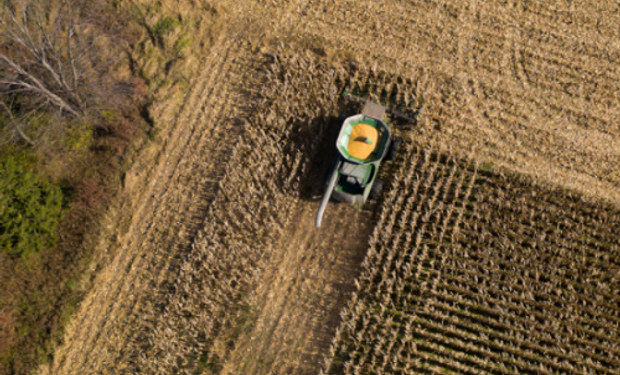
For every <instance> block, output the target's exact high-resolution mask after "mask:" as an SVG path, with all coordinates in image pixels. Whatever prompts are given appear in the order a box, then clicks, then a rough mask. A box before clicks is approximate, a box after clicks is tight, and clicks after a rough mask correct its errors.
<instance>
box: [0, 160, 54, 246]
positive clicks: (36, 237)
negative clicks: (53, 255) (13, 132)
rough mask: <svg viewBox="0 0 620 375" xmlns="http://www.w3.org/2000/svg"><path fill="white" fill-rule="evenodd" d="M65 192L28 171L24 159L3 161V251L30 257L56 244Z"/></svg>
mask: <svg viewBox="0 0 620 375" xmlns="http://www.w3.org/2000/svg"><path fill="white" fill-rule="evenodd" d="M61 208H62V192H61V191H60V188H59V187H58V186H55V185H52V184H49V183H47V182H45V181H41V180H39V179H38V178H37V177H36V176H35V175H34V174H33V173H31V172H30V171H28V170H27V164H26V162H25V160H24V159H21V158H14V157H12V156H8V157H5V158H4V159H2V160H0V250H2V251H4V252H6V253H8V254H10V255H13V256H18V255H20V256H27V255H30V254H32V253H36V252H39V251H40V250H41V249H43V248H44V247H51V246H54V245H55V243H56V237H57V233H56V227H57V226H58V221H59V220H60V218H61Z"/></svg>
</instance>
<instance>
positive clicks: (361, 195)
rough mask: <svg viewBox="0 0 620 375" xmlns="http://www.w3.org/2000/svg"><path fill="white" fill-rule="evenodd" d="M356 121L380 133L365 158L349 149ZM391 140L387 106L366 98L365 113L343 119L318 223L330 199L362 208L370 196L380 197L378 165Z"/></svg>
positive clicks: (318, 224)
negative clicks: (386, 117)
mask: <svg viewBox="0 0 620 375" xmlns="http://www.w3.org/2000/svg"><path fill="white" fill-rule="evenodd" d="M356 125H365V126H369V127H372V128H373V129H375V130H376V132H377V134H378V138H377V140H376V145H374V149H373V151H372V152H371V153H370V154H369V155H368V156H367V157H366V158H364V159H359V158H357V157H355V156H354V155H351V154H349V152H348V145H349V141H350V137H351V136H352V129H353V127H354V126H356ZM391 143H392V134H391V131H390V128H389V126H388V124H387V121H386V119H385V108H384V107H383V106H381V105H378V104H375V103H369V102H367V103H365V105H364V109H363V110H362V114H359V115H355V116H351V117H348V118H346V119H345V120H344V122H343V124H342V128H341V129H340V134H339V135H338V139H337V141H336V148H337V149H338V156H337V157H336V160H335V161H334V163H333V165H332V168H331V171H330V174H329V180H328V183H327V188H326V190H325V194H324V195H323V200H322V202H321V205H320V207H319V211H318V213H317V216H316V226H317V227H320V226H321V221H322V218H323V214H324V212H325V209H326V208H327V203H328V202H329V200H330V199H333V200H336V201H340V202H345V203H349V204H352V205H355V206H356V207H357V208H360V207H361V206H362V205H363V204H364V203H365V202H366V200H367V199H368V198H375V199H377V198H378V194H379V192H380V190H381V186H382V184H381V183H379V184H378V185H376V184H375V183H376V182H378V181H377V175H378V172H379V166H380V164H381V161H382V160H383V159H384V157H385V156H386V154H387V153H388V150H389V149H390V145H391ZM377 188H378V189H377ZM373 195H374V196H373Z"/></svg>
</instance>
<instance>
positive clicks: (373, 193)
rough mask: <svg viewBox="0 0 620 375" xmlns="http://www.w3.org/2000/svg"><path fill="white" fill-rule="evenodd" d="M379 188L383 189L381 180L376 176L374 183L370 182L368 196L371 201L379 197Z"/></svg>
mask: <svg viewBox="0 0 620 375" xmlns="http://www.w3.org/2000/svg"><path fill="white" fill-rule="evenodd" d="M381 190H383V181H381V180H379V179H378V178H377V179H376V180H375V183H374V184H372V188H370V194H369V198H370V199H372V200H373V201H378V200H379V198H380V197H381Z"/></svg>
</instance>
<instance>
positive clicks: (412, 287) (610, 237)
mask: <svg viewBox="0 0 620 375" xmlns="http://www.w3.org/2000/svg"><path fill="white" fill-rule="evenodd" d="M145 3H149V2H146V1H145ZM207 3H208V4H209V5H208V6H204V7H202V6H198V5H196V4H194V3H193V2H183V1H181V2H179V4H180V5H179V6H178V10H176V11H178V12H179V17H178V18H174V19H179V20H182V21H179V22H186V20H187V18H188V17H189V18H190V19H192V18H191V14H192V12H193V14H194V17H198V16H197V15H200V14H205V15H208V16H209V17H210V18H209V20H210V21H209V22H213V23H214V24H215V25H218V27H220V29H217V30H216V28H208V29H207V30H209V32H212V34H209V36H202V37H201V38H202V39H200V40H199V41H195V42H194V44H193V47H192V48H193V50H195V51H196V52H195V55H192V53H189V55H188V56H189V57H188V58H187V59H188V60H187V61H190V62H191V64H190V65H191V66H192V69H193V71H192V72H191V74H187V76H186V77H183V79H179V80H178V82H186V84H187V86H188V87H189V91H188V92H187V95H185V96H183V97H182V98H180V97H178V96H175V97H174V98H173V96H174V95H173V94H170V95H169V96H166V95H162V99H161V101H159V102H158V103H156V104H155V105H154V106H153V107H152V108H151V109H150V111H149V113H150V115H151V117H152V120H153V121H154V123H155V128H157V129H161V133H160V134H159V135H158V136H157V141H156V142H155V144H154V145H153V148H152V149H151V150H150V151H149V150H146V151H145V155H143V157H144V159H143V160H146V161H142V162H140V161H138V162H137V165H136V166H135V167H134V168H133V169H132V170H131V171H129V172H128V173H127V176H126V178H125V184H126V193H127V195H128V196H129V197H130V198H129V199H127V200H126V201H124V203H123V206H122V210H123V212H125V213H124V214H122V215H119V216H118V217H119V220H118V222H117V223H110V225H111V227H112V229H111V230H110V231H111V232H112V233H114V235H111V236H110V238H106V239H105V240H102V242H101V243H102V245H101V248H102V249H104V248H105V250H102V251H103V252H109V254H110V255H109V259H105V257H103V259H104V260H105V261H101V263H100V264H101V270H100V271H99V272H98V273H97V277H96V279H95V280H94V282H93V288H92V290H91V291H90V292H89V294H88V295H87V297H86V298H85V300H84V301H83V303H82V304H81V306H80V309H79V311H78V312H77V313H76V316H75V318H74V320H73V322H72V324H71V326H70V327H69V328H68V329H67V332H66V335H65V338H64V344H63V346H62V347H61V348H59V349H58V350H57V351H56V355H55V357H54V361H53V363H52V364H51V365H50V366H49V368H42V372H45V371H49V372H51V373H54V374H70V373H78V372H79V373H88V374H90V373H154V374H164V373H165V374H167V373H185V374H199V373H203V374H210V373H247V374H253V375H255V374H263V373H264V374H268V373H291V374H293V373H298V374H299V373H303V374H311V373H317V372H319V371H320V370H321V368H322V369H323V371H324V373H328V374H340V373H347V374H368V373H377V374H379V373H386V374H387V373H397V374H405V373H444V372H454V373H467V374H477V373H494V374H498V373H499V374H509V373H510V374H512V373H532V374H533V373H544V374H554V373H584V374H586V373H610V374H613V373H618V371H617V369H618V368H620V349H619V348H618V341H617V338H618V337H620V329H619V324H620V315H619V314H620V309H619V306H620V300H619V298H620V297H619V296H618V291H617V288H616V287H615V285H616V284H617V283H618V281H620V280H618V276H617V275H618V272H620V270H619V268H618V267H619V264H620V259H619V258H618V254H619V253H618V250H619V249H618V243H620V238H618V229H620V228H618V226H619V225H620V224H619V215H618V214H619V213H620V211H619V210H618V208H617V207H618V204H620V196H619V195H618V191H617V186H618V184H619V183H620V175H619V174H618V169H617V166H616V165H615V163H616V161H617V160H618V157H619V156H620V151H619V150H620V147H619V146H620V144H618V135H619V133H620V131H619V129H618V127H617V126H616V124H615V118H616V117H617V116H616V115H617V113H618V110H619V108H620V106H619V105H618V104H619V102H618V100H619V99H618V97H617V96H616V95H615V93H616V92H618V91H620V90H619V89H620V87H619V84H618V81H617V79H616V78H617V76H618V74H620V71H619V69H620V45H618V42H617V40H618V36H619V35H618V30H617V28H616V27H615V25H616V24H617V23H618V21H619V18H620V15H619V14H618V10H617V7H616V5H615V4H613V3H612V2H605V1H603V2H596V3H592V4H595V5H592V4H589V3H581V2H577V1H572V2H563V1H556V2H551V3H541V2H510V1H506V2H492V3H488V4H487V3H478V2H477V1H469V2H461V1H436V2H433V1H405V0H402V1H397V0H394V1H390V2H376V1H352V0H350V1H349V0H341V1H337V2H333V1H327V0H319V1H313V2H311V3H310V2H306V1H301V0H293V1H271V2H268V3H265V2H262V1H260V2H258V1H257V2H253V1H250V2H242V3H240V2H237V1H232V0H231V1H226V0H222V1H211V2H207ZM167 7H168V8H169V7H170V6H169V5H167ZM166 11H167V12H173V11H172V10H170V9H167V10H166ZM162 19H163V20H166V19H168V18H165V17H164V16H163V15H162V14H157V16H154V15H153V14H150V15H149V16H148V17H147V19H146V20H145V22H146V23H147V24H151V25H153V24H154V25H157V24H158V23H159V22H160V21H157V20H162ZM194 21H196V20H195V19H194ZM188 23H191V22H188ZM183 24H184V25H185V23H183ZM160 26H161V25H160ZM153 27H154V26H153ZM162 27H163V26H162ZM200 27H201V28H200V30H204V28H203V26H200ZM155 29H156V28H155ZM182 32H185V31H183V27H181V31H174V32H170V36H169V37H170V38H174V37H178V36H179V35H180V33H182ZM196 35H198V34H196ZM197 38H198V37H197ZM207 39H208V40H207ZM157 40H158V39H157V38H154V39H153V40H151V41H150V42H149V41H146V42H145V43H143V44H142V45H140V46H139V47H138V48H142V49H143V50H144V51H147V50H149V48H151V47H152V44H157V43H160V44H164V43H167V42H165V41H164V40H160V41H159V42H158V41H157ZM177 40H181V39H177ZM169 43H172V44H175V43H176V42H169ZM186 53H187V52H186ZM166 58H170V56H167V57H166ZM162 59H163V58H162ZM162 61H168V62H170V61H173V60H166V59H163V60H162ZM188 64H189V63H188ZM164 65H167V63H166V64H164ZM148 66H149V65H148V64H147V63H145V64H143V67H144V70H145V71H152V72H151V73H149V74H150V77H151V78H150V80H148V79H147V80H148V81H149V83H150V85H151V86H157V84H158V83H157V82H158V80H159V79H160V78H161V77H160V76H159V73H158V69H157V67H163V65H154V66H151V68H148ZM187 66H189V65H187ZM178 82H177V81H175V83H172V85H173V86H174V85H179V84H181V83H178ZM356 84H359V85H360V86H362V87H369V88H370V90H371V94H372V97H373V98H377V97H379V96H382V94H384V93H387V94H388V95H389V96H392V95H396V97H397V98H403V99H405V100H406V101H410V100H414V102H415V110H419V112H420V115H419V117H418V121H417V123H415V124H403V123H397V124H396V131H397V132H398V133H399V135H401V136H403V137H404V138H405V139H406V142H405V143H406V147H403V151H402V153H401V155H400V157H399V159H398V160H397V162H396V164H395V165H393V166H392V167H390V166H389V165H386V167H385V168H384V169H383V170H382V172H381V173H383V176H382V177H383V178H385V180H386V185H385V186H386V189H385V191H384V198H383V200H382V201H381V202H379V203H378V204H370V205H368V206H367V207H366V209H365V211H362V212H358V213H356V214H351V211H350V210H349V209H350V207H343V206H340V207H337V208H332V207H330V208H329V209H328V211H327V215H326V218H327V220H332V221H331V223H332V224H334V226H331V227H330V226H327V228H324V229H321V231H320V232H319V231H316V230H315V229H313V228H312V225H311V222H312V215H313V213H314V209H315V206H316V204H315V202H312V201H310V200H309V197H310V196H312V195H313V194H314V193H316V191H317V190H319V191H320V190H321V188H322V185H323V180H324V173H325V170H326V168H327V166H328V164H329V162H330V161H331V160H330V159H331V156H332V155H333V152H334V150H332V149H331V148H330V146H331V145H332V144H333V142H332V139H331V138H330V137H333V132H334V128H337V127H338V126H339V121H338V119H337V116H338V115H339V114H340V113H342V112H346V111H350V110H352V109H351V108H350V107H347V106H346V105H344V104H343V103H342V101H341V99H340V96H341V93H342V91H343V90H344V89H345V87H349V86H354V85H356ZM162 86H165V85H162ZM171 92H173V93H174V92H176V91H174V90H171ZM171 103H172V104H171ZM149 153H150V154H149ZM601 201H605V202H604V203H601ZM330 215H333V216H332V217H331V218H330ZM334 218H338V220H336V219H334ZM309 223H310V225H308V224H309ZM328 223H329V221H328ZM373 223H374V229H372V230H370V228H372V225H373ZM336 224H338V225H339V227H337V226H335V225H336ZM356 225H359V228H362V229H360V230H359V232H357V233H356V236H355V239H351V238H347V235H345V234H343V233H345V232H343V230H346V229H343V228H349V227H352V226H356ZM368 239H369V241H370V244H369V246H363V245H360V241H361V243H362V244H363V243H364V242H365V241H367V240H368ZM342 249H345V250H342ZM339 250H340V252H339ZM360 252H361V254H363V253H367V254H366V258H365V260H364V261H363V263H362V262H361V259H362V258H363V256H361V254H360ZM332 254H337V255H332ZM306 255H307V258H306V257H305V256H306ZM342 255H346V256H350V257H351V258H352V259H356V260H357V259H359V261H360V263H359V264H351V263H347V264H346V266H345V265H344V263H343V264H342V265H337V266H334V267H333V268H332V267H328V266H327V265H328V264H329V262H330V261H332V260H333V261H334V263H337V261H338V259H339V258H338V257H339V256H342ZM319 257H325V259H327V261H325V260H322V261H319V260H317V258H319ZM345 263H346V262H345ZM305 267H308V268H307V269H306V268H305ZM317 267H323V268H324V269H326V270H328V271H323V272H321V270H318V269H317ZM329 272H343V274H345V275H346V276H347V277H342V278H341V279H338V280H337V279H336V278H335V277H334V276H333V275H329ZM360 272H361V274H360ZM291 274H293V275H291ZM358 275H359V277H358V278H357V281H355V282H354V280H355V278H356V277H357V276H358ZM313 287H314V290H313ZM330 298H332V299H333V300H334V301H337V303H333V302H332V303H330V302H329V301H328V299H330ZM348 298H350V300H349V302H348V303H345V302H344V301H345V300H347V299H348ZM315 306H318V307H315ZM345 306H346V307H345ZM343 307H345V309H344V310H343V312H342V315H341V317H338V311H339V310H340V309H341V308H343ZM9 318H10V317H8V316H2V315H0V319H2V320H0V324H6V323H4V322H6V321H8V319H9ZM322 319H324V320H322ZM322 321H324V322H326V323H325V324H321V322H322ZM1 327H2V326H1V325H0V329H1ZM330 343H331V349H330Z"/></svg>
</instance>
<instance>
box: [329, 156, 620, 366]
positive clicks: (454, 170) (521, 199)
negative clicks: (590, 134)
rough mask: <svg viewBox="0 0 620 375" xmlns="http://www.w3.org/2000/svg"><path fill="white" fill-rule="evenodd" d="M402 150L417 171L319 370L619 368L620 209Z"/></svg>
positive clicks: (383, 225)
mask: <svg viewBox="0 0 620 375" xmlns="http://www.w3.org/2000/svg"><path fill="white" fill-rule="evenodd" d="M407 157H408V158H409V159H410V162H409V163H410V164H409V165H406V164H404V165H403V172H401V173H402V174H404V173H406V172H405V171H408V173H410V174H411V173H416V177H417V178H416V180H414V181H406V180H404V179H403V178H402V177H398V178H397V179H396V180H395V182H394V184H395V187H397V188H398V189H397V190H398V191H399V192H400V193H401V196H399V197H398V198H393V197H389V198H388V200H387V201H386V203H385V205H384V206H383V209H382V212H381V217H380V220H379V223H378V224H377V227H376V228H375V232H374V236H373V238H372V239H371V247H370V249H369V252H368V255H367V258H366V261H365V263H364V266H365V268H364V271H363V274H362V276H361V277H360V279H359V284H358V291H357V293H356V294H355V295H354V297H353V299H352V300H351V301H350V304H349V305H348V307H347V308H346V309H345V310H344V311H343V319H344V321H343V324H342V325H341V327H340V328H339V330H338V334H337V335H336V337H335V338H334V341H333V344H332V348H331V352H330V354H329V355H328V356H327V357H326V364H325V373H330V374H337V373H344V374H361V373H364V374H379V373H392V374H408V373H419V372H423V373H437V374H439V373H443V372H445V371H454V372H459V373H469V374H480V373H501V374H516V373H544V374H552V373H575V374H577V373H604V374H617V373H619V372H618V368H620V342H619V340H618V337H620V335H619V333H620V328H619V327H620V308H619V306H620V304H619V302H620V296H618V293H617V290H615V289H614V285H616V284H617V282H618V281H620V280H619V279H618V274H619V273H618V272H619V271H620V257H619V256H618V250H619V249H618V243H620V234H618V233H619V232H618V229H620V212H618V211H617V209H615V208H613V207H611V206H606V205H604V204H599V205H596V206H595V205H592V204H590V203H586V202H585V201H583V200H582V198H581V197H580V196H578V195H576V194H574V193H568V192H565V191H557V190H555V191H552V190H545V189H541V188H540V187H538V186H535V185H532V183H531V182H530V180H528V179H526V178H524V177H520V176H518V175H513V174H507V173H504V172H492V171H489V169H488V168H487V167H486V166H485V168H484V170H476V168H474V167H473V166H472V165H470V164H469V163H467V162H465V161H459V159H453V158H450V157H446V156H436V155H434V154H432V153H430V152H428V151H421V150H412V151H411V152H410V153H409V155H408V156H407ZM456 176H460V177H456ZM455 180H456V181H455ZM412 208H415V209H416V210H417V211H418V212H419V213H420V215H417V212H416V214H413V215H412V214H411V213H410V212H409V210H411V209H412ZM418 217H422V220H421V221H419V220H418ZM402 228H406V230H404V231H403V230H402ZM403 233H405V241H404V243H403V240H402V239H403ZM413 236H415V237H416V238H417V239H416V240H415V241H411V237H413ZM407 237H408V238H407Z"/></svg>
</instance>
